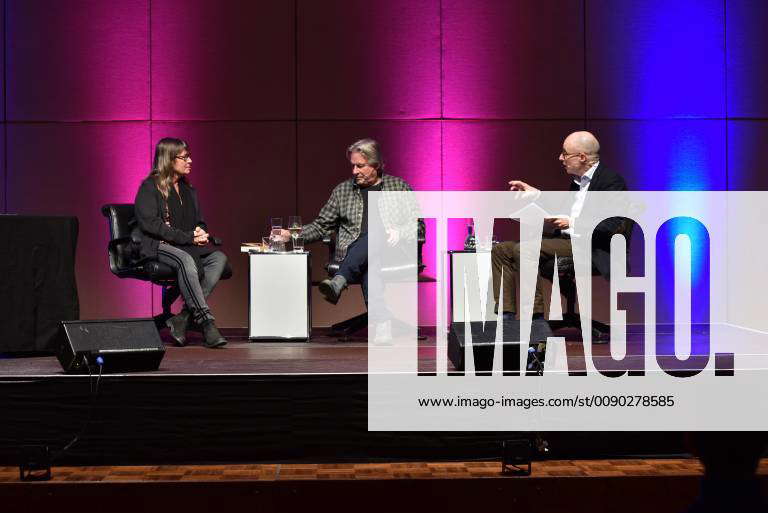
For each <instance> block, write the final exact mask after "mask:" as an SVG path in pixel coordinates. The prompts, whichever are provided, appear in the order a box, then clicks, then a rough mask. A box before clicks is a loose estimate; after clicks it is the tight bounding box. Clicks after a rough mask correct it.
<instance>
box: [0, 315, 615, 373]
mask: <svg viewBox="0 0 768 513" xmlns="http://www.w3.org/2000/svg"><path fill="white" fill-rule="evenodd" d="M166 331H167V330H162V331H161V332H160V333H161V338H162V339H163V341H164V342H165V345H166V353H165V357H164V358H163V361H162V363H161V364H160V369H159V370H157V371H152V372H133V373H130V374H129V376H136V377H146V376H150V375H151V376H162V375H259V374H264V375H296V374H338V375H344V374H367V373H368V360H367V358H368V343H367V340H366V339H365V338H364V336H362V335H360V334H358V335H357V336H355V337H352V338H351V339H350V340H348V341H340V340H339V337H338V336H331V335H330V334H328V331H327V330H325V329H315V330H313V336H312V338H311V339H310V340H309V341H307V342H281V341H266V342H265V341H259V342H251V341H249V340H248V338H247V334H246V331H245V330H244V329H228V330H223V331H225V335H226V336H227V338H228V340H229V344H227V346H226V347H224V348H222V349H216V350H212V349H207V348H205V347H203V346H202V338H201V337H200V335H199V334H197V333H191V334H190V336H189V343H188V345H187V346H186V347H176V346H174V345H173V344H172V343H171V339H170V338H169V337H168V335H167V333H166ZM422 331H423V332H424V333H426V334H427V338H426V340H422V341H420V342H419V351H418V358H419V372H425V373H430V372H435V356H436V346H435V337H434V328H429V327H428V328H422ZM362 333H364V331H363V332H362ZM558 335H564V336H566V339H567V340H568V342H567V343H568V344H569V345H572V346H581V341H580V339H579V334H578V331H576V330H562V331H561V332H558ZM592 351H593V353H594V354H595V355H597V356H604V357H608V355H610V349H609V346H608V345H606V344H598V345H593V349H592ZM452 370H454V368H453V366H452V364H451V362H450V360H449V361H448V371H449V372H450V371H452ZM25 376H26V377H29V376H36V377H44V376H64V372H63V371H62V369H61V367H60V366H59V363H58V361H57V360H56V358H55V357H53V356H27V357H21V358H13V357H7V356H6V357H3V355H2V354H0V380H1V379H5V378H18V377H25Z"/></svg>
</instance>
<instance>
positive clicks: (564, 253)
mask: <svg viewBox="0 0 768 513" xmlns="http://www.w3.org/2000/svg"><path fill="white" fill-rule="evenodd" d="M559 159H560V163H561V164H562V165H563V167H564V168H565V172H566V173H567V174H568V175H570V177H571V179H572V181H571V185H570V189H569V190H571V191H576V199H575V201H574V202H573V205H571V209H570V215H569V216H567V217H565V216H563V217H553V218H549V219H546V220H545V226H544V228H545V232H548V233H547V234H545V235H544V236H543V237H542V240H541V253H540V260H539V264H540V265H539V267H540V268H541V267H542V264H544V263H545V262H546V261H547V260H549V259H552V258H555V255H557V256H559V257H571V256H573V250H572V248H571V241H570V238H571V235H572V223H573V220H574V219H576V218H577V217H578V216H579V214H580V213H581V212H582V210H583V208H584V202H585V201H586V200H587V193H588V192H589V191H626V190H627V185H626V182H625V181H624V178H622V177H621V176H620V175H618V174H616V173H614V172H613V171H611V170H610V169H608V168H607V167H606V166H605V165H604V164H603V163H602V162H600V143H598V141H597V138H596V137H595V136H594V135H592V134H591V133H589V132H583V131H582V132H574V133H572V134H570V135H569V136H568V137H566V138H565V141H563V149H562V151H561V152H560V156H559ZM509 185H510V190H512V191H525V192H529V193H537V192H539V190H538V189H537V188H535V187H533V186H531V185H528V184H527V183H525V182H522V181H520V180H511V181H510V182H509ZM608 221H609V222H603V223H600V225H599V227H598V230H604V231H605V232H606V235H608V236H607V237H595V238H594V239H593V243H594V246H593V255H592V261H593V264H594V265H595V266H596V267H597V268H598V269H599V270H601V271H603V270H604V269H605V270H607V269H608V266H609V265H610V260H609V255H610V239H611V237H610V235H612V234H613V233H615V232H616V231H617V230H618V229H619V221H614V220H608ZM491 262H492V266H493V294H494V299H495V300H496V305H497V308H498V310H499V311H500V313H501V314H502V316H503V318H504V319H509V320H512V319H514V318H515V311H516V310H515V282H514V278H515V276H516V275H517V274H518V273H519V269H520V245H519V243H517V242H514V241H510V242H502V243H500V244H497V245H496V246H494V248H493V250H492V252H491ZM502 270H503V282H504V297H503V298H502V299H501V301H500V300H499V286H500V285H501V282H502ZM541 286H542V277H541V275H539V276H537V279H536V296H535V299H534V303H533V318H534V319H543V317H544V298H543V294H542V291H541ZM539 342H542V341H539Z"/></svg>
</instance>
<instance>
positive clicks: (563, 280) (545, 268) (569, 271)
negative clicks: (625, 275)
mask: <svg viewBox="0 0 768 513" xmlns="http://www.w3.org/2000/svg"><path fill="white" fill-rule="evenodd" d="M633 227H634V223H633V222H632V221H630V220H628V219H626V218H625V219H624V220H623V221H622V223H621V225H620V227H619V229H618V230H616V232H614V234H623V235H624V236H625V237H626V239H627V272H629V244H630V241H631V236H632V228H633ZM554 266H555V259H554V258H553V259H550V260H548V261H547V262H545V263H544V264H543V265H542V269H541V270H542V276H544V277H546V278H547V279H550V277H553V276H554ZM557 274H558V277H559V278H560V294H562V295H563V297H565V304H566V308H565V312H563V320H562V321H549V326H550V328H551V329H552V330H553V331H557V330H559V329H563V328H577V329H579V330H581V318H580V317H579V314H577V313H576V270H575V268H574V264H573V257H557ZM592 276H600V271H599V270H598V269H597V268H596V267H595V266H594V265H593V266H592ZM610 333H611V327H610V326H609V325H607V324H605V323H603V322H600V321H596V320H592V340H593V341H606V342H607V340H608V338H609V337H610Z"/></svg>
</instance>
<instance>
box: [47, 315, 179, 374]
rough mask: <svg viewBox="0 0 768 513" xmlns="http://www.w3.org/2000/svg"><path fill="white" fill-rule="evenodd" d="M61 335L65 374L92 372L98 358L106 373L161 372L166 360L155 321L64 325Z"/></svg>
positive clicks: (110, 321)
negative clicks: (159, 369) (91, 369)
mask: <svg viewBox="0 0 768 513" xmlns="http://www.w3.org/2000/svg"><path fill="white" fill-rule="evenodd" d="M61 332H62V333H61V337H60V338H61V340H60V341H59V347H58V350H57V352H56V356H57V357H58V359H59V363H60V364H61V366H62V367H63V368H64V371H65V372H71V373H84V372H88V364H90V365H95V364H96V359H97V358H98V357H101V358H102V360H103V361H104V363H103V368H102V372H103V373H109V372H131V371H150V370H157V369H158V367H160V361H161V360H162V359H163V356H165V346H164V345H163V341H162V340H160V334H159V333H158V331H157V327H156V326H155V323H154V321H153V320H152V319H120V320H104V321H62V323H61Z"/></svg>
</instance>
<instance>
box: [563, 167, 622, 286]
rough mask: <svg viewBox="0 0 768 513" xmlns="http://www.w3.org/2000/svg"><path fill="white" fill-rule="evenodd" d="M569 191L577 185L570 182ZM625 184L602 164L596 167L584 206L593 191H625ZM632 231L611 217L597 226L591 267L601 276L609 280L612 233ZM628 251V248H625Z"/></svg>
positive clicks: (577, 188)
mask: <svg viewBox="0 0 768 513" xmlns="http://www.w3.org/2000/svg"><path fill="white" fill-rule="evenodd" d="M569 190H570V191H578V190H579V185H578V184H577V183H575V182H573V181H571V186H570V189H569ZM626 190H627V183H626V182H625V181H624V178H622V177H621V175H619V174H618V173H615V172H613V171H611V170H610V169H608V168H607V167H606V166H605V165H604V164H603V163H602V162H600V163H599V164H598V165H597V169H595V173H594V174H593V175H592V180H591V181H590V183H589V189H587V195H586V197H585V198H584V205H586V204H587V203H588V202H589V200H590V194H589V193H590V192H593V191H626ZM631 229H632V227H631V226H624V223H622V221H621V220H620V219H618V218H615V217H612V218H610V219H606V220H604V221H603V222H601V223H600V224H598V226H597V228H596V229H595V232H594V233H593V234H592V266H593V267H595V268H596V269H597V270H598V271H599V272H600V274H601V275H603V276H605V277H606V278H610V269H611V256H610V251H611V237H612V236H613V234H614V233H616V232H618V231H620V230H625V232H626V233H629V231H630V230H631ZM627 249H629V248H627Z"/></svg>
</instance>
